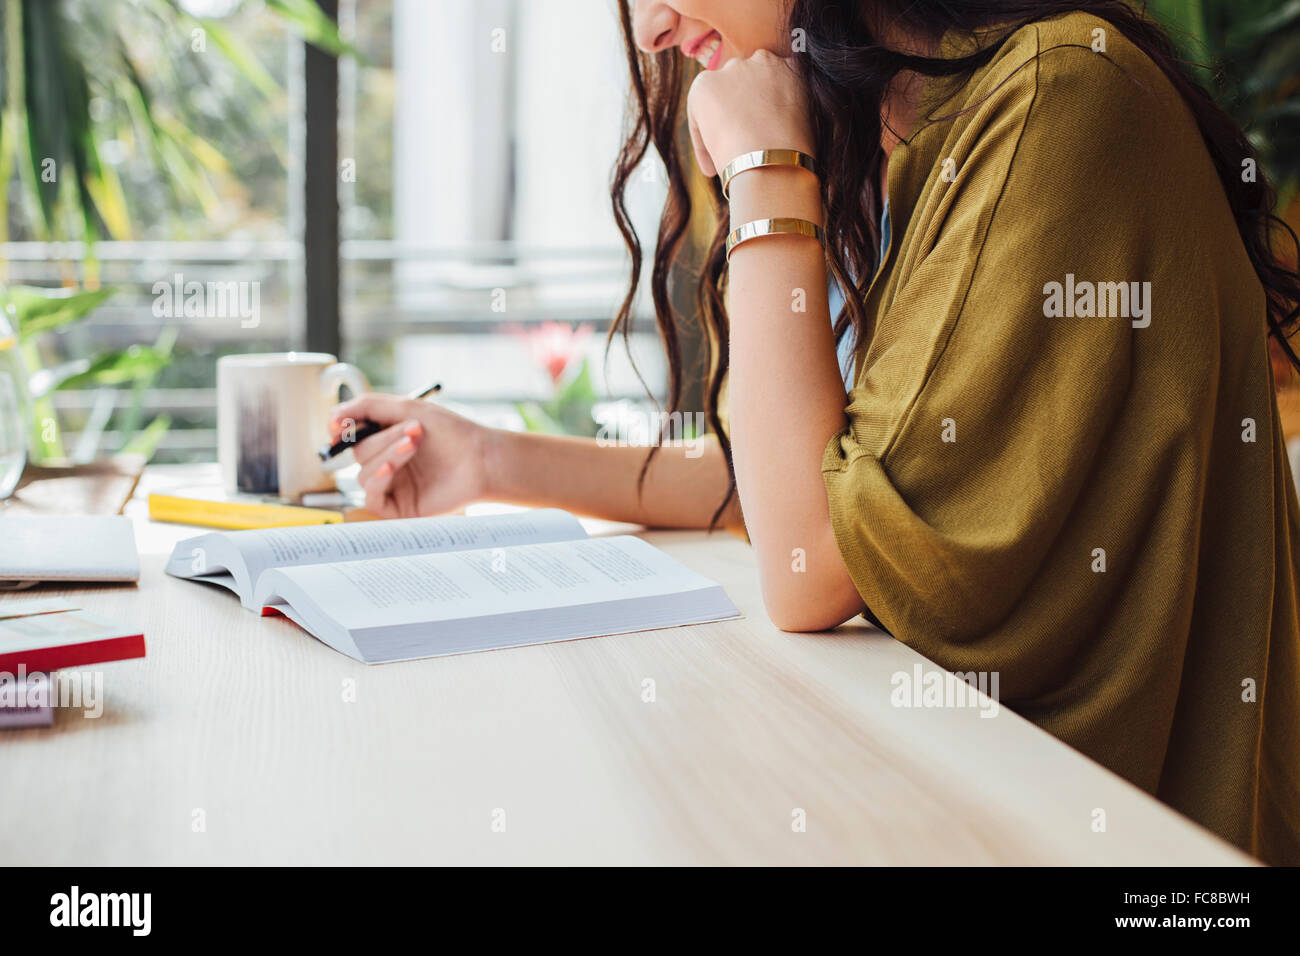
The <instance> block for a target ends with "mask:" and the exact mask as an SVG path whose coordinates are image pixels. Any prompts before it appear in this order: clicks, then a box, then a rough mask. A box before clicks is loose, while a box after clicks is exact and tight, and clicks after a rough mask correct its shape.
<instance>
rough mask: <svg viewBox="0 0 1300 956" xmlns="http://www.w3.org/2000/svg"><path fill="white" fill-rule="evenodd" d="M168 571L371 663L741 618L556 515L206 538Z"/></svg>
mask: <svg viewBox="0 0 1300 956" xmlns="http://www.w3.org/2000/svg"><path fill="white" fill-rule="evenodd" d="M166 570H167V573H168V574H171V575H174V576H176V577H181V578H188V579H191V580H196V581H206V582H210V583H213V584H219V585H221V586H223V587H227V588H229V589H230V590H232V591H234V592H235V593H236V594H238V595H239V597H240V599H241V600H242V601H243V604H244V606H245V607H246V608H249V609H250V610H259V609H261V610H262V613H263V614H268V613H270V614H276V613H279V614H283V615H284V616H285V617H288V618H290V619H291V620H293V621H294V622H295V623H297V624H298V625H299V626H301V627H302V628H304V629H305V630H307V631H309V632H310V633H311V634H314V635H315V636H316V637H318V638H320V640H322V641H324V642H325V643H326V644H328V645H329V646H330V647H332V648H334V649H335V650H337V651H341V652H342V653H344V654H347V655H348V656H350V657H354V658H356V659H357V660H359V661H364V662H366V663H369V664H379V663H386V662H389V661H400V660H411V659H414V658H419V657H438V656H441V655H443V654H460V653H464V652H467V651H481V650H489V649H494V648H500V647H519V646H521V645H525V644H541V643H546V642H549V641H566V640H573V639H576V638H581V637H597V636H601V635H607V634H622V633H627V632H629V631H643V630H651V629H655V628H661V627H675V626H677V625H681V624H700V623H704V622H706V621H720V620H726V619H729V618H735V617H739V616H740V612H739V611H737V610H736V608H735V606H734V605H733V604H732V603H731V601H730V600H729V599H728V598H727V595H726V593H725V592H723V590H722V588H721V586H720V585H718V584H716V583H715V582H713V581H710V580H709V579H708V578H705V577H703V576H701V575H699V574H696V573H695V572H694V571H692V570H690V569H689V568H686V567H684V566H683V565H681V564H679V563H678V562H676V561H674V560H673V559H672V558H670V557H668V555H666V554H664V553H663V552H661V551H659V550H658V549H656V548H655V547H653V546H652V545H650V544H647V543H646V542H645V541H642V540H641V539H640V538H635V537H631V536H628V535H621V536H618V537H611V538H588V537H587V534H586V532H585V531H584V530H583V528H582V525H581V524H580V523H579V522H578V520H577V519H576V518H574V517H573V516H572V515H570V514H567V513H566V512H563V511H556V510H554V509H545V510H539V511H529V512H520V513H517V514H503V515H479V516H474V517H468V516H464V515H449V516H444V517H439V518H403V519H397V520H392V521H370V522H355V523H344V524H326V525H313V526H306V527H296V528H267V529H259V530H256V531H224V532H217V533H213V534H204V535H199V536H198V537H195V538H189V539H187V540H185V541H182V542H180V543H179V544H177V545H176V548H175V549H174V550H173V551H172V555H171V558H170V559H168V562H167V567H166Z"/></svg>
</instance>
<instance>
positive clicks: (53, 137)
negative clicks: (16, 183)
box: [22, 0, 70, 236]
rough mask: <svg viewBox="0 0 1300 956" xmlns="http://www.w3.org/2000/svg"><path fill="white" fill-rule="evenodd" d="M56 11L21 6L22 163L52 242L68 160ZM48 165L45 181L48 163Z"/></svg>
mask: <svg viewBox="0 0 1300 956" xmlns="http://www.w3.org/2000/svg"><path fill="white" fill-rule="evenodd" d="M58 7H59V5H58V4H56V3H49V2H46V0H23V3H22V20H23V34H22V42H23V74H24V75H23V81H24V84H25V88H24V93H25V94H26V107H27V159H28V163H29V164H30V178H31V187H32V190H33V191H34V193H35V195H36V199H37V208H38V209H39V211H40V215H41V220H42V222H43V224H44V227H45V232H46V234H47V235H49V236H54V234H55V229H56V225H57V224H56V221H55V206H56V205H57V203H58V198H59V180H60V178H61V174H62V172H63V167H64V163H65V162H67V160H68V159H69V153H70V150H69V148H68V113H67V99H66V96H65V93H64V86H63V84H64V73H63V67H64V63H63V60H64V57H63V47H62V42H61V40H60V38H59V29H60V25H61V21H60V18H59V9H58ZM51 162H52V163H53V164H54V165H53V167H52V169H53V173H54V175H53V177H52V178H51V176H50V175H49V174H50V171H51V167H50V165H49V164H50V163H51Z"/></svg>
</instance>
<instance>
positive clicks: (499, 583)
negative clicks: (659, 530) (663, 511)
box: [256, 535, 717, 630]
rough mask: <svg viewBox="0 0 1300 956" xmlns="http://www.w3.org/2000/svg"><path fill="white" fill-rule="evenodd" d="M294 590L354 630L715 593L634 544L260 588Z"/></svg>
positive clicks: (426, 563) (314, 569)
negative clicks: (702, 589) (608, 602)
mask: <svg viewBox="0 0 1300 956" xmlns="http://www.w3.org/2000/svg"><path fill="white" fill-rule="evenodd" d="M285 579H287V581H288V582H291V583H292V585H296V588H287V590H300V591H301V592H303V593H305V594H306V596H307V597H308V598H309V599H310V600H311V601H313V602H314V603H315V604H316V605H317V606H318V607H319V608H320V609H321V610H322V611H323V612H324V613H325V614H326V615H327V616H328V617H330V618H332V619H333V620H335V621H336V622H337V623H339V624H340V625H342V626H343V627H345V628H347V629H348V630H357V629H363V628H372V627H385V626H390V625H399V624H419V623H428V622H434V621H449V620H459V619H463V618H472V617H482V616H487V615H497V614H510V613H514V612H519V611H534V610H540V609H547V608H562V607H575V608H577V607H581V606H582V605H585V604H596V603H602V602H606V601H617V600H621V599H627V598H643V597H654V596H669V595H673V594H681V593H685V592H687V591H693V590H698V589H701V588H713V587H717V585H716V584H715V583H714V582H713V581H710V580H709V579H708V578H706V577H704V576H703V575H700V574H697V573H695V572H694V571H692V570H691V569H690V568H687V567H685V566H684V565H682V564H679V563H678V562H677V561H675V560H673V559H672V558H670V557H669V556H668V555H666V554H664V553H663V552H662V551H660V550H658V549H657V548H655V547H654V546H653V545H650V544H648V543H646V542H645V541H642V540H641V539H640V538H635V537H631V536H627V535H624V536H619V537H613V538H585V539H582V540H578V541H559V542H554V543H550V544H539V545H524V546H520V547H514V548H510V549H504V548H489V549H482V550H475V551H458V552H449V553H443V554H426V555H417V556H412V557H406V558H380V559H377V560H373V561H349V562H345V563H341V564H331V565H316V566H310V567H294V568H284V569H280V570H274V571H271V572H269V573H268V574H267V576H266V578H264V579H263V582H262V583H261V584H260V585H259V587H258V589H257V596H256V602H257V603H258V604H265V603H271V602H272V601H273V600H274V599H276V598H277V597H278V596H279V594H280V593H281V592H280V589H281V588H283V586H284V584H285Z"/></svg>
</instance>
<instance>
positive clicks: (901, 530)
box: [822, 50, 1168, 652]
mask: <svg viewBox="0 0 1300 956" xmlns="http://www.w3.org/2000/svg"><path fill="white" fill-rule="evenodd" d="M1135 110H1137V111H1140V112H1141V113H1144V114H1150V113H1151V112H1152V110H1153V103H1152V100H1151V99H1150V97H1149V93H1148V92H1144V91H1143V89H1142V87H1141V86H1140V85H1137V84H1134V83H1133V81H1132V80H1131V79H1130V78H1129V77H1127V76H1126V75H1125V74H1124V72H1123V71H1121V70H1119V69H1118V68H1117V67H1116V66H1115V65H1114V64H1112V63H1109V62H1107V61H1106V60H1105V59H1104V58H1102V57H1098V56H1096V55H1094V54H1091V53H1090V52H1089V51H1086V50H1057V51H1052V55H1051V57H1048V56H1042V57H1040V58H1039V61H1037V62H1035V63H1034V65H1033V67H1032V68H1026V69H1024V70H1022V71H1020V73H1019V74H1017V75H1016V76H1015V77H1013V79H1011V80H1010V81H1008V82H1005V83H1003V84H1002V85H1001V86H1000V87H998V88H997V89H995V90H994V92H993V93H992V94H991V95H990V96H989V97H988V98H987V99H986V100H985V101H984V102H983V103H981V104H980V105H979V106H978V107H977V108H976V109H975V110H974V111H973V112H972V114H971V116H970V117H969V118H968V120H967V121H965V125H964V126H963V127H962V128H961V129H956V128H955V127H954V128H953V129H951V130H949V131H946V132H945V131H942V130H931V131H930V132H931V133H934V132H938V133H939V134H940V135H941V136H946V137H947V139H946V142H945V143H944V147H945V150H948V149H951V152H950V154H949V156H950V157H951V158H952V160H953V162H954V163H955V172H956V175H955V176H954V177H951V178H953V182H952V183H950V184H948V185H944V184H943V183H942V182H935V183H933V184H932V185H928V186H927V188H926V190H924V191H923V192H922V196H921V200H920V201H919V202H918V204H917V206H916V208H915V210H914V211H913V214H912V215H913V217H914V220H915V221H914V222H913V223H912V225H911V227H910V228H909V229H908V231H907V235H906V237H905V238H904V241H903V242H902V244H901V245H900V247H899V249H898V250H897V254H898V255H899V256H900V257H901V260H900V261H899V262H896V263H895V268H905V269H906V272H905V273H904V274H905V276H906V278H905V280H904V281H903V284H902V285H901V287H899V288H897V289H896V290H895V292H894V298H893V301H892V302H891V303H890V304H889V307H888V308H887V309H886V310H885V311H884V313H883V314H882V315H881V317H880V320H879V321H878V323H877V329H876V332H875V336H874V338H873V340H872V342H871V345H870V349H869V351H868V353H867V355H866V356H865V357H864V360H863V368H862V369H860V371H859V376H858V379H857V381H856V384H855V386H854V388H853V389H852V390H851V392H850V393H849V404H848V406H847V414H848V420H849V424H848V427H847V428H846V430H845V431H843V432H842V433H840V434H838V435H835V436H834V437H833V438H832V440H831V441H830V443H829V444H828V446H827V447H826V450H825V455H824V458H823V463H822V470H823V477H824V479H825V484H826V490H827V495H828V498H829V503H830V514H831V521H832V526H833V528H834V533H835V537H836V540H837V543H838V545H839V548H840V550H841V552H842V554H843V556H844V559H845V563H846V565H847V566H848V569H849V572H850V574H851V576H852V578H853V580H854V583H855V584H856V586H857V589H858V591H859V593H860V594H861V596H862V598H863V599H864V600H865V602H866V604H867V606H868V607H869V608H871V610H872V611H873V612H874V615H875V616H876V617H877V618H879V619H880V621H881V622H882V623H883V625H884V626H885V627H886V628H887V629H888V630H890V631H891V632H892V633H893V634H894V635H895V636H896V637H899V638H900V639H902V640H908V637H909V636H915V635H925V639H926V640H928V641H931V642H944V643H945V644H947V645H949V646H951V645H952V644H953V643H954V642H956V643H958V644H960V643H963V642H971V641H975V640H977V639H978V638H979V637H980V636H981V635H984V634H986V633H988V632H990V631H992V630H994V629H996V628H997V627H998V625H999V623H1000V622H1002V621H1004V619H1005V618H1006V617H1007V616H1008V615H1009V614H1010V613H1011V612H1012V610H1013V609H1014V608H1015V607H1016V606H1017V604H1018V603H1020V602H1021V601H1022V600H1024V599H1025V596H1026V594H1027V592H1028V591H1029V589H1030V588H1031V585H1033V583H1034V581H1035V577H1036V575H1037V574H1038V573H1039V572H1040V570H1041V569H1042V567H1043V565H1044V564H1045V563H1047V562H1048V561H1049V560H1053V561H1059V560H1061V556H1060V555H1054V554H1053V553H1052V552H1053V548H1054V547H1056V546H1057V537H1058V534H1059V532H1060V531H1061V528H1062V525H1063V524H1064V522H1065V521H1066V519H1067V516H1069V515H1070V513H1071V509H1072V507H1073V506H1074V505H1075V503H1076V500H1077V499H1078V497H1079V496H1080V492H1081V488H1083V487H1084V485H1085V483H1086V482H1088V481H1089V476H1090V474H1091V472H1092V471H1093V469H1094V468H1095V467H1097V460H1098V457H1099V453H1100V450H1101V449H1102V448H1103V445H1104V443H1106V442H1107V441H1109V440H1110V438H1109V435H1110V433H1111V432H1112V430H1113V429H1114V428H1115V427H1116V422H1117V419H1118V418H1119V417H1120V416H1121V413H1122V410H1123V408H1124V405H1125V401H1126V392H1127V390H1128V385H1129V375H1130V363H1131V359H1132V355H1131V353H1132V350H1133V347H1134V346H1133V343H1134V339H1135V337H1136V336H1141V335H1150V334H1152V333H1151V330H1150V329H1149V328H1142V327H1140V326H1141V321H1142V320H1141V319H1140V318H1134V319H1133V320H1131V321H1130V320H1129V319H1128V318H1124V317H1110V318H1096V317H1092V318H1087V317H1073V318H1072V317H1065V316H1058V315H1056V314H1055V306H1056V304H1058V303H1057V302H1054V301H1052V300H1051V298H1050V297H1049V292H1050V291H1051V288H1052V286H1051V285H1050V284H1051V283H1059V284H1061V286H1062V299H1061V300H1058V301H1061V302H1063V298H1064V293H1065V291H1066V284H1067V283H1070V282H1073V281H1076V280H1077V281H1079V282H1084V281H1088V282H1094V283H1100V282H1104V283H1126V284H1131V283H1133V282H1138V283H1139V286H1138V289H1139V291H1141V289H1142V288H1143V287H1142V286H1141V284H1140V283H1142V282H1143V281H1150V280H1153V279H1154V280H1156V281H1155V287H1156V291H1155V295H1156V296H1157V297H1158V296H1159V291H1160V275H1161V271H1162V268H1163V264H1162V263H1161V262H1159V261H1156V260H1153V259H1152V254H1151V252H1150V250H1151V249H1153V248H1159V247H1161V246H1164V247H1167V246H1168V236H1167V235H1165V236H1158V235H1156V230H1157V228H1158V227H1157V226H1153V225H1151V224H1149V223H1147V222H1145V221H1144V220H1143V219H1142V217H1141V214H1140V213H1138V212H1137V210H1141V209H1143V208H1144V203H1145V202H1146V197H1148V196H1149V195H1151V194H1152V191H1159V190H1161V189H1162V188H1164V187H1163V186H1162V183H1161V181H1160V175H1161V174H1160V171H1159V164H1157V163H1152V162H1149V158H1150V156H1151V155H1152V153H1151V151H1152V150H1159V149H1161V148H1162V145H1161V136H1162V134H1161V131H1160V127H1161V121H1160V120H1159V119H1158V118H1155V117H1150V116H1146V115H1144V116H1143V118H1142V122H1141V123H1137V122H1131V121H1130V119H1131V117H1132V116H1133V111H1135ZM958 122H962V121H958ZM1144 124H1145V125H1144ZM923 135H926V134H923ZM1164 145H1165V146H1167V145H1168V143H1167V142H1166V143H1165V144H1164ZM942 158H948V156H944V157H942ZM950 168H952V167H950ZM931 177H932V180H933V179H934V177H935V174H934V173H931ZM898 238H899V237H898V236H897V235H896V236H895V240H896V241H898ZM1068 277H1073V278H1068ZM1130 288H1131V286H1130ZM1115 294H1116V296H1118V294H1119V293H1118V290H1117V289H1116V291H1115ZM1116 301H1117V302H1118V299H1117V300H1116ZM1133 304H1134V305H1136V304H1137V303H1136V302H1135V303H1133ZM1148 305H1149V303H1148ZM1156 321H1157V322H1159V317H1157V319H1156ZM1135 323H1137V326H1136V327H1135ZM1123 508H1124V503H1123V502H1116V513H1117V515H1120V514H1122V512H1123ZM1117 520H1118V519H1117ZM1105 543H1106V542H1105V540H1104V538H1103V537H1099V539H1098V542H1097V544H1098V546H1099V547H1100V546H1104V544H1105ZM1068 560H1070V561H1078V562H1079V568H1080V570H1081V571H1082V572H1083V573H1081V574H1080V575H1078V577H1076V578H1075V579H1074V580H1075V581H1077V582H1078V584H1079V587H1081V588H1083V587H1087V586H1088V584H1087V582H1086V580H1085V579H1086V578H1088V577H1089V575H1088V573H1087V572H1088V568H1089V561H1090V560H1091V558H1090V554H1089V552H1088V551H1087V550H1086V549H1085V550H1084V551H1083V553H1081V554H1078V555H1073V554H1072V555H1070V556H1068ZM1054 580H1060V578H1059V577H1054ZM1068 603H1069V602H1063V603H1062V605H1061V606H1068ZM1049 630H1050V629H1049ZM922 650H923V652H925V649H924V648H922Z"/></svg>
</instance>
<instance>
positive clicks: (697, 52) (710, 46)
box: [683, 30, 722, 70]
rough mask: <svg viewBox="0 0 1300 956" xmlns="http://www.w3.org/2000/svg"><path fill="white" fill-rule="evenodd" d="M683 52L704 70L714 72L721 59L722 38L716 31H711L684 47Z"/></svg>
mask: <svg viewBox="0 0 1300 956" xmlns="http://www.w3.org/2000/svg"><path fill="white" fill-rule="evenodd" d="M683 52H685V53H686V55H687V56H689V57H690V58H691V59H693V60H696V61H698V62H699V64H700V65H701V66H703V67H704V68H705V69H706V70H716V69H717V68H718V61H719V60H721V58H722V36H721V35H720V34H719V33H718V31H717V30H711V31H710V32H708V33H706V34H705V35H704V36H702V37H700V38H699V39H698V40H696V41H695V42H694V43H692V44H690V45H689V46H688V47H686V48H685V50H684V51H683Z"/></svg>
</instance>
